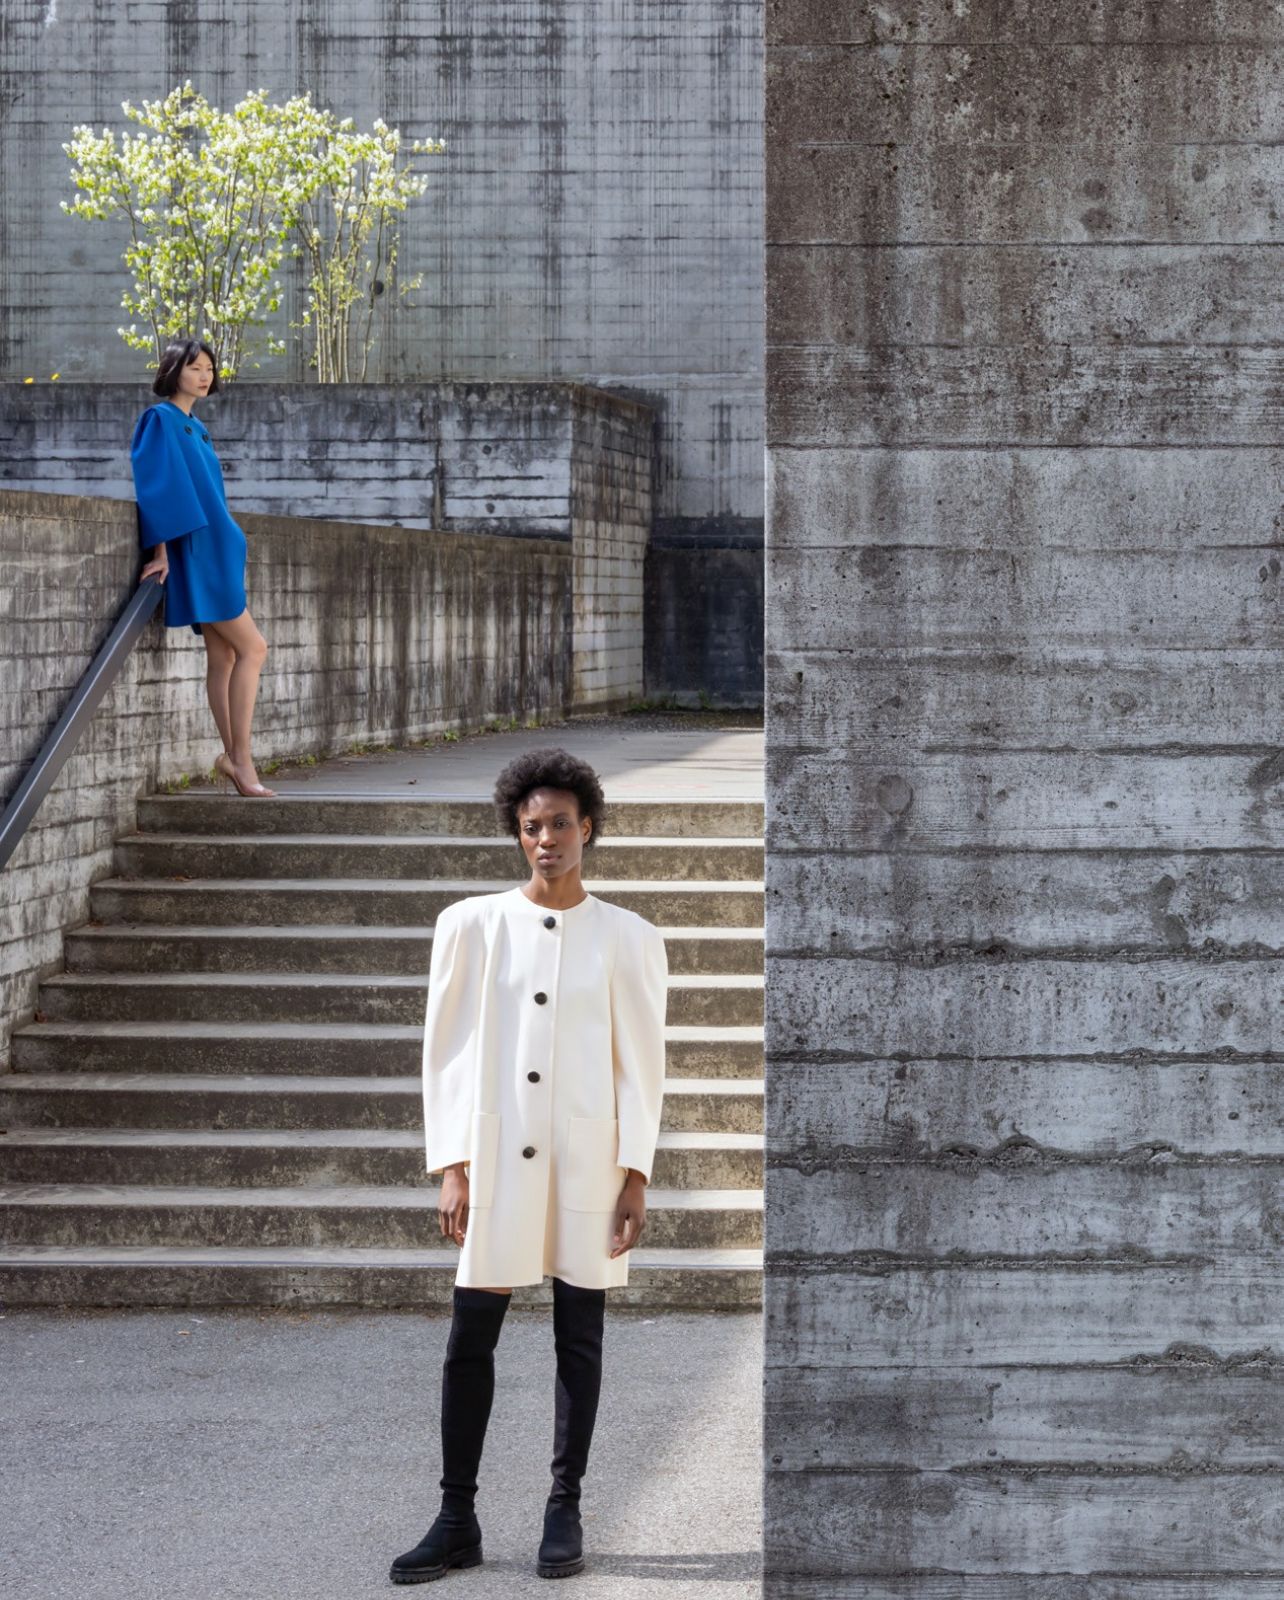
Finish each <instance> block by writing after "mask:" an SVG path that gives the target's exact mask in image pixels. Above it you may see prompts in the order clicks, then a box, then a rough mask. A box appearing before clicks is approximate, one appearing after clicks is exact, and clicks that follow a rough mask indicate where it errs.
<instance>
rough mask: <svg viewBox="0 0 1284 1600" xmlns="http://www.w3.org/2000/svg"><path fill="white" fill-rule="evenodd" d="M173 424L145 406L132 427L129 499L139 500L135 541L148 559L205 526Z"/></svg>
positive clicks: (206, 521)
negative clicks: (146, 554) (132, 489)
mask: <svg viewBox="0 0 1284 1600" xmlns="http://www.w3.org/2000/svg"><path fill="white" fill-rule="evenodd" d="M173 428H174V424H173V423H171V422H170V421H169V420H168V418H166V417H165V416H163V415H162V414H161V407H160V406H149V407H148V409H147V410H146V411H144V412H143V414H142V416H140V417H139V419H138V421H137V422H136V423H135V424H134V437H133V439H132V440H131V441H130V446H129V460H130V466H131V467H132V468H133V472H134V498H135V500H136V501H137V502H138V538H139V543H140V544H141V545H142V547H143V549H144V550H146V551H149V552H153V553H152V554H151V555H150V557H149V559H150V560H151V561H157V560H160V559H166V560H167V559H168V558H162V557H160V556H158V555H156V554H155V553H154V552H156V551H157V550H160V549H161V548H162V547H163V546H164V544H165V541H166V540H173V539H181V538H184V537H185V536H186V535H187V534H189V533H196V532H198V531H199V530H200V529H202V528H207V527H208V526H209V520H210V519H209V514H208V512H207V511H206V509H205V507H204V506H203V505H202V504H201V498H200V495H199V494H198V493H197V489H196V485H195V483H194V482H193V481H192V474H191V472H190V470H189V468H188V465H187V461H186V460H185V458H184V455H183V447H182V445H181V444H180V443H179V439H178V436H177V434H175V433H174V431H173Z"/></svg>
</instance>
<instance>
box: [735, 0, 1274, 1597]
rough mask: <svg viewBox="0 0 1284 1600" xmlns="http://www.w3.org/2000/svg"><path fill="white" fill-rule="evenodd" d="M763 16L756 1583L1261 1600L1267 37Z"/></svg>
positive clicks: (1201, 23) (1270, 740) (1267, 1570)
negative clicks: (764, 581) (762, 1573)
mask: <svg viewBox="0 0 1284 1600" xmlns="http://www.w3.org/2000/svg"><path fill="white" fill-rule="evenodd" d="M767 27H768V40H769V44H768V70H767V77H768V152H767V168H768V240H769V246H768V334H769V352H768V371H769V378H768V440H769V517H768V523H769V536H768V629H767V701H768V831H767V837H768V867H767V886H768V897H767V975H768V983H767V991H766V993H767V1119H768V1120H767V1128H768V1173H767V1212H766V1251H767V1288H766V1305H767V1320H768V1327H767V1354H766V1361H767V1389H766V1395H767V1399H766V1405H767V1410H766V1471H767V1521H766V1564H767V1592H768V1593H769V1594H770V1595H772V1596H775V1597H786V1596H787V1597H789V1600H821V1597H824V1600H838V1597H839V1596H844V1597H845V1596H847V1595H851V1594H854V1593H857V1592H858V1593H859V1594H860V1595H861V1596H862V1597H864V1600H893V1597H895V1600H971V1597H976V1600H982V1597H984V1600H1053V1597H1055V1600H1125V1597H1126V1600H1214V1597H1216V1600H1249V1597H1250V1596H1251V1597H1252V1600H1267V1597H1268V1596H1271V1597H1273V1596H1275V1595H1276V1594H1278V1593H1279V1592H1280V1591H1281V1589H1284V1540H1282V1539H1281V1537H1280V1530H1279V1526H1278V1519H1277V1517H1276V1515H1275V1507H1276V1506H1277V1504H1278V1499H1279V1488H1280V1477H1281V1473H1282V1472H1284V1464H1282V1462H1281V1457H1280V1451H1279V1449H1278V1442H1279V1439H1280V1436H1281V1429H1282V1428H1284V1317H1282V1316H1281V1310H1280V1307H1281V1301H1282V1296H1281V1289H1282V1288H1284V1284H1282V1282H1281V1272H1280V1266H1279V1258H1280V1242H1281V1239H1282V1238H1284V1203H1282V1201H1284V1137H1282V1135H1281V1128H1282V1127H1284V1105H1281V1103H1280V1093H1279V1079H1280V1063H1281V1060H1282V1059H1284V1056H1282V1055H1281V1051H1282V1049H1284V985H1282V984H1281V959H1280V958H1281V954H1282V953H1284V912H1282V911H1281V906H1284V754H1281V751H1280V749H1279V741H1280V732H1279V696H1278V684H1279V681H1280V670H1281V667H1282V666H1284V636H1282V635H1281V631H1280V626H1281V616H1280V605H1281V594H1280V578H1281V563H1282V560H1284V534H1282V532H1281V516H1280V497H1279V492H1278V479H1279V467H1280V462H1279V460H1278V454H1277V450H1276V441H1277V438H1278V431H1279V422H1280V419H1281V396H1280V385H1279V363H1280V347H1281V340H1280V334H1279V318H1278V314H1277V313H1278V303H1279V291H1278V282H1279V275H1280V274H1279V268H1280V265H1281V256H1280V246H1281V245H1284V220H1282V219H1281V215H1280V213H1279V210H1278V207H1277V206H1276V205H1275V204H1274V199H1273V197H1274V194H1275V191H1276V190H1277V188H1278V180H1279V175H1280V151H1279V146H1278V138H1277V127H1278V122H1279V117H1280V114H1281V111H1282V110H1284V91H1281V87H1280V79H1279V73H1278V59H1277V58H1278V52H1279V47H1280V44H1281V43H1282V42H1284V22H1282V21H1281V16H1280V13H1279V11H1278V9H1277V8H1275V7H1273V6H1270V5H1266V4H1262V3H1255V0H1242V3H1241V0H1222V3H1219V4H1216V5H1195V4H1189V3H1179V4H1174V5H1165V6H1155V5H1150V4H1144V3H1141V0H1137V3H1132V0H1128V3H1125V4H1121V5H1110V6H1097V5H1093V4H1089V3H1087V0H1082V3H1080V0H1074V3H1067V4H1064V5H1059V6H1054V7H1046V6H1034V5H1031V4H1026V3H1021V4H1016V5H1012V4H1000V3H999V0H973V3H971V4H954V5H950V4H946V5H935V4H931V5H929V4H919V3H916V0H905V3H903V4H902V3H893V4H889V5H873V4H869V5H864V4H861V5H856V6H853V5H850V4H845V3H839V0H771V3H770V4H769V5H768V15H767Z"/></svg>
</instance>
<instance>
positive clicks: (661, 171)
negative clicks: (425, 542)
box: [0, 0, 763, 544]
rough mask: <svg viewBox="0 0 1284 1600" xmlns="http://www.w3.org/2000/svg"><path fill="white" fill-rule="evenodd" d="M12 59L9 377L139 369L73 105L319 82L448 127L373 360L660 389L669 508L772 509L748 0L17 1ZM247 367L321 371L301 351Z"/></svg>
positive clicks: (681, 517) (755, 69)
mask: <svg viewBox="0 0 1284 1600" xmlns="http://www.w3.org/2000/svg"><path fill="white" fill-rule="evenodd" d="M0 66H3V68H4V72H5V77H4V81H5V83H6V85H8V86H9V87H8V88H7V89H6V92H5V94H4V95H3V96H0V143H2V144H3V147H4V150H5V178H6V188H5V204H4V206H3V208H2V209H0V306H3V307H4V308H5V309H6V312H7V315H6V317H5V318H4V319H3V321H0V377H4V378H18V379H22V378H25V377H28V376H34V377H36V378H37V379H39V380H42V381H43V380H47V379H48V377H49V375H50V373H53V372H61V374H62V376H63V379H64V380H77V381H81V382H89V381H94V382H97V381H101V380H104V379H105V380H109V381H113V380H114V381H119V380H130V379H135V378H137V377H140V376H141V374H142V361H141V360H140V358H139V356H138V355H137V354H136V353H134V352H132V351H130V350H128V349H127V348H126V347H125V346H124V344H123V343H122V342H121V341H120V339H119V338H118V337H117V335H116V328H117V326H118V324H120V323H121V322H123V321H125V320H126V318H125V317H124V316H123V315H122V313H121V310H120V295H121V289H122V287H123V281H124V280H123V278H122V271H123V269H122V267H121V264H120V255H121V251H122V249H123V248H124V246H125V244H126V242H127V236H126V233H125V232H124V230H123V229H121V228H118V227H116V226H114V225H111V226H109V225H107V224H94V225H90V224H88V223H85V222H82V221H80V220H79V219H77V218H74V217H67V216H65V215H64V214H63V213H62V212H61V211H60V210H59V209H58V201H59V199H61V198H67V199H70V198H71V196H72V192H73V191H72V187H71V184H70V183H69V181H68V174H69V164H68V161H67V157H66V156H65V155H64V154H63V151H62V148H61V147H62V144H63V142H64V141H65V140H67V139H68V138H69V137H70V134H71V129H72V127H73V126H74V125H75V124H77V123H82V122H88V123H90V124H91V125H92V126H93V127H94V128H96V129H98V128H101V127H103V126H104V125H108V124H109V125H111V126H112V127H116V128H120V127H132V126H133V125H132V124H126V123H125V121H124V118H123V116H122V114H121V110H120V106H121V101H122V100H130V101H133V102H135V103H138V102H140V101H142V100H144V99H151V100H154V99H158V98H160V97H162V96H164V95H165V94H166V93H168V92H169V90H171V89H172V88H174V87H175V86H176V85H178V84H181V83H182V82H183V81H184V79H186V78H189V77H190V78H191V79H192V80H193V81H194V83H195V84H196V86H197V87H198V88H199V89H200V90H201V91H202V92H203V93H204V94H206V95H207V96H208V97H209V98H210V99H211V100H212V101H214V102H215V103H216V104H218V105H221V106H225V107H226V106H230V105H232V104H234V103H235V102H236V101H237V100H238V99H240V98H241V97H242V96H243V95H245V94H246V93H247V92H248V91H249V90H251V89H256V88H260V87H261V88H263V89H265V90H266V91H267V92H268V94H269V96H270V97H271V98H273V99H282V98H285V97H288V96H290V95H293V94H297V93H300V92H302V91H303V90H305V89H306V90H308V91H310V92H311V93H312V96H313V98H314V100H315V101H316V102H317V103H319V104H322V105H327V106H332V107H333V108H334V109H335V110H336V111H337V112H339V113H340V114H342V115H348V114H350V115H352V116H354V117H356V118H357V119H358V121H359V122H362V123H363V124H368V123H369V122H370V120H371V119H373V118H374V117H376V116H382V117H384V118H385V119H386V120H387V121H388V122H389V123H391V124H393V125H394V126H397V127H400V128H401V130H402V132H403V134H404V135H405V136H406V137H407V138H408V139H409V138H419V137H424V136H428V135H440V136H442V137H444V138H445V139H446V140H447V141H448V143H449V151H448V153H447V154H446V155H445V156H442V157H439V158H434V160H433V161H432V162H431V164H430V167H429V170H430V171H431V172H432V174H433V183H432V187H431V188H430V190H429V192H428V194H427V195H426V196H425V197H424V198H423V200H421V201H419V202H417V203H416V204H415V205H413V206H412V207H411V209H410V211H409V212H408V213H407V216H406V219H405V227H404V230H403V247H402V256H401V261H402V265H403V267H404V269H405V270H406V272H407V273H408V274H413V273H416V272H420V271H422V272H423V274H424V283H423V286H422V288H421V289H419V290H416V291H414V292H413V293H411V294H410V295H409V296H407V297H406V299H404V300H402V301H400V302H397V303H395V304H394V305H393V308H392V309H393V312H394V317H395V320H394V322H393V325H392V329H391V336H390V337H389V338H388V339H387V341H386V343H385V345H384V346H383V347H382V348H381V349H380V351H379V352H378V354H377V359H376V361H375V364H374V365H373V366H372V368H371V370H370V372H369V373H368V376H369V377H370V378H372V379H374V380H378V381H394V380H410V381H416V382H438V381H451V380H459V379H476V380H482V381H512V380H522V379H536V380H540V381H543V380H550V379H552V380H559V381H562V382H576V383H588V384H594V385H597V386H599V387H603V388H609V389H611V390H613V391H615V392H617V393H620V394H623V395H626V396H629V397H632V398H636V399H640V400H644V401H645V402H646V403H647V404H648V405H650V406H652V407H653V408H654V409H655V410H656V411H657V413H658V414H659V417H660V427H659V439H660V457H661V471H660V473H659V477H658V503H657V516H658V518H659V519H661V521H662V522H663V523H664V524H665V525H666V526H670V525H672V526H674V527H679V528H683V529H686V530H688V531H691V530H696V531H698V530H701V529H704V528H715V529H716V528H720V527H723V526H725V525H735V526H739V525H740V523H741V522H742V521H744V520H746V519H747V520H748V521H750V522H752V523H753V524H755V525H756V526H757V527H758V528H759V530H760V529H761V523H762V338H763V307H762V110H761V80H762V7H761V4H760V0H613V3H611V4H609V5H586V4H583V3H581V0H466V3H465V0H420V3H417V4H415V5H407V4H405V3H404V0H325V3H324V4H318V3H316V0H282V3H281V4H280V5H274V6H264V5H261V4H251V3H249V0H201V4H200V5H199V6H195V5H190V4H185V5H158V4H154V3H144V4H139V5H131V6H111V5H106V4H102V3H100V0H93V3H91V0H59V3H58V4H57V5H50V4H47V3H36V0H25V3H22V4H17V5H12V6H7V7H6V14H5V19H4V29H3V34H2V35H0ZM286 281H287V286H288V295H287V300H286V305H285V307H284V308H283V320H284V319H288V320H298V319H299V318H300V316H301V314H302V302H301V297H300V294H299V282H300V278H299V276H296V275H294V274H287V280H286ZM291 338H293V335H291ZM244 376H246V377H259V376H261V377H265V378H270V379H279V378H295V379H305V378H306V377H307V376H308V374H307V372H306V370H305V369H304V367H303V365H302V362H301V360H300V359H299V358H298V357H297V356H296V357H295V364H294V365H293V366H292V367H290V368H288V369H285V368H282V367H281V365H280V364H279V363H275V362H273V361H265V362H264V365H263V367H262V369H261V370H260V371H258V372H255V371H249V372H247V373H245V374H244ZM714 543H715V544H720V543H725V540H724V539H722V538H720V537H719V538H715V540H714Z"/></svg>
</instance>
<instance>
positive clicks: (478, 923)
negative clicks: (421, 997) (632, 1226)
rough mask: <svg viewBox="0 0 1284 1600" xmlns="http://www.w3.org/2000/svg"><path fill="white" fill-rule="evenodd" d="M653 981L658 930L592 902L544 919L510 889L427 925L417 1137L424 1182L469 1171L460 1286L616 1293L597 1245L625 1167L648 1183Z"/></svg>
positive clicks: (661, 964) (622, 1272)
mask: <svg viewBox="0 0 1284 1600" xmlns="http://www.w3.org/2000/svg"><path fill="white" fill-rule="evenodd" d="M546 924H547V925H546ZM667 983H668V963H667V960H666V957H665V949H664V939H663V937H662V936H661V934H660V932H659V931H658V929H656V928H654V927H652V925H651V924H650V923H649V922H646V921H644V920H643V918H641V917H639V916H638V915H636V913H634V912H632V911H625V910H622V909H621V908H620V907H618V906H613V905H610V904H608V903H607V902H606V901H604V900H598V899H597V898H596V897H595V896H593V895H589V896H588V898H587V899H585V900H582V901H581V902H580V903H579V905H577V906H573V907H572V908H571V909H570V910H569V911H548V910H546V909H545V908H544V907H542V906H537V905H536V904H535V903H534V901H532V900H530V899H528V898H527V896H526V895H525V894H524V893H523V892H522V890H521V889H520V888H518V889H511V890H509V891H507V892H506V893H503V894H490V895H476V896H473V897H471V898H470V899H467V900H459V901H456V902H455V904H454V905H451V906H447V907H446V909H445V910H444V911H443V912H442V914H441V915H440V916H439V917H438V919H437V926H436V930H435V932H434V934H433V944H432V961H431V966H430V970H429V978H428V1010H427V1016H426V1019H425V1027H424V1052H423V1079H424V1130H425V1139H426V1150H427V1164H428V1171H429V1172H437V1171H440V1170H441V1169H442V1168H443V1167H447V1166H451V1165H453V1164H454V1163H455V1162H457V1161H466V1162H467V1163H468V1178H469V1207H470V1210H469V1216H468V1221H467V1229H466V1235H465V1240H464V1247H463V1251H462V1253H461V1256H460V1263H459V1270H458V1273H457V1274H456V1279H455V1281H456V1283H458V1284H459V1285H460V1286H461V1287H463V1288H481V1289H485V1288H510V1287H512V1286H514V1285H517V1284H527V1283H538V1282H540V1280H541V1279H542V1278H543V1277H544V1276H545V1275H546V1274H552V1275H553V1276H555V1277H559V1278H561V1279H563V1280H564V1281H565V1282H567V1283H572V1284H576V1285H578V1286H579V1287H580V1288H586V1289H605V1288H611V1287H614V1286H617V1285H620V1284H624V1283H627V1282H628V1271H629V1268H628V1261H629V1258H628V1253H627V1252H626V1253H625V1254H624V1255H622V1256H620V1257H619V1258H618V1259H617V1260H615V1261H612V1260H611V1258H610V1249H611V1234H612V1232H613V1229H614V1223H615V1205H616V1201H617V1200H618V1198H619V1194H620V1189H621V1187H622V1186H623V1183H624V1180H625V1177H626V1176H627V1169H628V1168H630V1167H634V1168H636V1169H637V1170H638V1171H639V1172H641V1173H642V1174H643V1175H644V1176H645V1177H646V1179H647V1181H648V1182H649V1181H650V1177H651V1164H652V1161H653V1159H654V1156H655V1146H656V1139H657V1137H658V1135H659V1130H660V1107H661V1101H662V1099H663V1095H664V1011H665V1002H666V997H667ZM537 996H542V997H543V998H542V999H538V998H537ZM527 1152H531V1153H529V1154H528V1153H527Z"/></svg>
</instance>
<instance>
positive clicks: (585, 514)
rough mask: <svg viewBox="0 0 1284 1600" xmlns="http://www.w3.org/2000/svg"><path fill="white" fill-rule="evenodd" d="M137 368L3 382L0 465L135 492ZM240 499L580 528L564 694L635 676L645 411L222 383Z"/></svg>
mask: <svg viewBox="0 0 1284 1600" xmlns="http://www.w3.org/2000/svg"><path fill="white" fill-rule="evenodd" d="M153 398H154V397H153V396H152V394H151V392H150V388H149V387H146V386H143V385H137V384H84V383H76V384H65V383H57V384H39V385H37V384H32V385H25V384H12V383H9V384H0V482H4V483H7V484H11V485H13V486H15V487H21V488H24V489H34V490H39V491H52V492H59V491H65V490H67V489H70V488H74V489H76V490H79V491H80V492H82V493H83V492H84V491H85V490H86V489H87V488H92V492H93V493H94V494H107V495H113V496H123V497H126V498H130V499H132V497H133V480H132V477H131V475H130V467H129V440H130V436H131V433H132V431H133V425H134V420H135V418H136V417H137V416H138V414H139V412H140V411H142V410H143V409H144V407H145V406H146V405H147V404H148V403H149V402H150V401H151V400H152V399H153ZM200 414H201V416H202V418H203V419H204V420H205V421H206V422H207V424H208V426H209V429H210V432H211V435H212V437H213V439H214V442H215V444H216V445H217V447H218V451H219V458H220V460H221V461H222V464H223V470H224V474H225V477H226V479H227V486H228V499H229V502H230V504H231V505H232V508H233V514H234V515H237V516H239V515H240V514H241V512H243V511H265V512H272V513H275V514H278V515H289V516H292V517H321V518H338V519H341V520H346V521H360V522H363V523H368V522H373V523H392V524H395V525H397V526H399V527H402V528H438V529H442V530H446V531H451V532H454V531H466V532H476V533H487V534H507V535H511V536H515V537H517V536H520V537H530V536H535V537H543V538H551V539H564V540H569V541H570V542H571V543H572V545H573V546H574V572H575V598H574V609H573V633H574V647H573V648H574V655H575V681H574V686H573V693H572V700H573V703H574V704H575V705H576V706H578V707H581V708H584V707H588V706H597V707H606V706H614V705H619V704H621V703H623V702H625V701H627V700H629V699H631V698H636V697H637V696H638V695H639V694H641V693H642V690H643V663H642V652H643V634H644V621H643V597H642V589H643V575H644V561H645V556H646V548H647V540H648V537H649V534H650V529H651V519H652V490H653V480H654V475H655V473H654V462H655V417H654V414H653V413H652V412H651V411H650V410H649V409H648V408H647V407H646V406H643V405H639V404H637V403H635V402H633V401H629V400H622V399H620V398H618V397H616V396H614V395H608V394H604V393H602V392H601V391H600V390H593V389H587V388H584V387H582V386H579V385H574V384H552V383H547V384H511V383H494V384H327V385H325V386H311V387H309V386H308V385H305V384H284V383H281V384H267V383H262V384H259V383H256V384H244V383H240V384H229V385H228V386H227V387H226V388H225V389H223V390H222V391H221V392H220V393H219V394H217V395H214V396H211V397H210V398H209V399H208V400H206V401H203V402H202V403H201V408H200Z"/></svg>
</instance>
